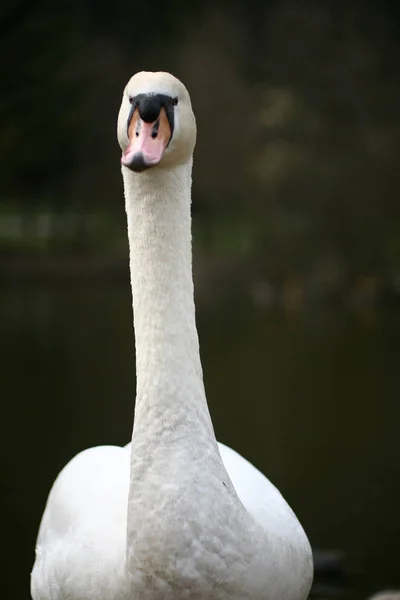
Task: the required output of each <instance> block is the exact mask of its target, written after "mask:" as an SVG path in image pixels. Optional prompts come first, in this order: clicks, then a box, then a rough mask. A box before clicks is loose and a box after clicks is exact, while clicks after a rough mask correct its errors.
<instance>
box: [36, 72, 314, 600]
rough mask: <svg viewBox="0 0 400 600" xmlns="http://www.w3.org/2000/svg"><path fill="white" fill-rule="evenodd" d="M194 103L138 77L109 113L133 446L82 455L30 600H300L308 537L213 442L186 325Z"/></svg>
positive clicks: (43, 536) (63, 489)
mask: <svg viewBox="0 0 400 600" xmlns="http://www.w3.org/2000/svg"><path fill="white" fill-rule="evenodd" d="M195 139H196V126H195V120H194V116H193V112H192V109H191V104H190V98H189V94H188V92H187V90H186V88H185V87H184V86H183V85H182V83H181V82H180V81H178V80H177V79H176V78H174V77H173V76H172V75H170V74H168V73H144V72H143V73H138V74H136V75H135V76H134V77H133V78H132V79H131V80H130V81H129V83H128V85H127V87H126V89H125V91H124V94H123V100H122V105H121V109H120V113H119V118H118V140H119V143H120V146H121V148H122V151H123V154H122V159H121V163H122V175H123V180H124V189H125V203H126V213H127V220H128V238H129V247H130V272H131V284H132V296H133V312H134V329H135V343H136V373H137V386H136V388H137V389H136V404H135V419H134V427H133V434H132V442H131V444H128V446H125V447H122V448H120V447H113V446H101V447H97V448H91V449H88V450H85V451H84V452H81V453H80V454H78V455H77V456H76V457H75V458H73V459H72V461H71V462H70V463H68V464H67V466H66V467H65V468H64V469H63V470H62V471H61V473H60V474H59V476H58V477H57V479H56V481H55V483H54V485H53V487H52V490H51V491H50V495H49V498H48V501H47V505H46V508H45V512H44V515H43V518H42V522H41V525H40V529H39V535H38V540H37V546H36V560H35V564H34V568H33V572H32V577H31V593H32V597H33V600H103V599H104V600H183V599H188V600H228V599H229V600H304V599H305V598H306V597H307V595H308V592H309V589H310V586H311V582H312V570H313V568H312V554H311V549H310V545H309V543H308V540H307V537H306V535H305V533H304V531H303V529H302V527H301V525H300V523H299V522H298V520H297V518H296V516H295V515H294V513H293V511H292V510H291V508H290V507H289V506H288V504H287V503H286V501H285V500H284V499H283V497H282V496H281V494H280V493H279V491H278V490H277V489H276V488H275V487H274V486H273V485H272V483H270V482H269V481H268V479H267V478H266V477H265V476H264V475H263V474H262V473H260V472H259V471H258V470H257V469H256V468H255V467H254V466H253V465H251V464H250V463H249V462H247V461H246V460H245V459H244V458H243V457H241V456H240V455H239V454H237V453H236V452H235V451H234V450H232V449H230V448H228V447H227V446H224V445H222V444H218V443H217V441H216V438H215V435H214V430H213V426H212V422H211V418H210V414H209V411H208V407H207V401H206V397H205V392H204V385H203V375H202V368H201V362H200V353H199V344H198V338H197V330H196V324H195V307H194V300H193V281H192V263H191V257H192V255H191V216H190V194H191V170H192V154H193V149H194V145H195Z"/></svg>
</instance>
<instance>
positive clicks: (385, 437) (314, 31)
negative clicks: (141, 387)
mask: <svg viewBox="0 0 400 600" xmlns="http://www.w3.org/2000/svg"><path fill="white" fill-rule="evenodd" d="M399 27H400V5H399V4H398V3H397V2H395V1H392V2H390V1H389V0H386V1H384V0H376V1H374V0H370V1H367V0H364V1H361V0H359V1H357V0H354V1H353V0H347V1H346V0H318V1H316V0H315V1H312V0H303V1H301V2H295V1H294V0H292V1H291V0H280V1H279V0H269V1H267V0H264V1H262V0H230V1H229V2H228V0H213V1H211V0H210V1H207V0H202V1H201V2H200V0H191V1H190V2H184V1H183V0H169V2H166V1H164V0H154V2H148V3H145V2H143V3H139V4H137V3H133V2H128V1H127V0H115V1H114V2H106V1H105V0H95V1H94V0H80V2H66V1H65V0H64V1H63V0H61V1H60V2H52V1H50V0H14V1H13V2H6V3H4V5H2V7H1V9H0V32H1V35H0V48H1V55H2V76H1V86H2V92H1V96H0V121H1V135H0V183H1V186H0V194H1V196H0V285H1V293H0V339H1V346H0V352H1V355H0V364H1V370H2V374H1V398H2V403H1V406H2V413H3V418H2V437H1V443H2V448H1V453H0V455H1V461H2V471H1V472H2V486H3V492H2V494H1V501H2V502H3V517H4V519H3V524H4V527H5V537H6V540H5V541H3V543H4V545H5V546H6V552H7V554H8V557H9V559H10V561H9V566H7V568H6V569H4V570H3V575H2V590H3V594H4V597H6V596H7V597H10V598H11V597H12V598H13V599H14V600H25V599H28V598H29V573H30V569H31V566H32V563H33V560H34V544H35V538H36V533H37V528H38V525H39V521H40V517H41V514H42V511H43V508H44V504H45V500H46V497H47V494H48V491H49V489H50V486H51V484H52V482H53V480H54V478H55V476H56V474H57V473H58V471H59V470H60V469H61V467H62V466H63V465H64V464H65V463H66V462H67V461H68V460H69V459H70V458H71V457H72V456H73V455H74V454H75V453H76V452H78V451H80V450H82V449H83V448H86V447H88V446H91V445H96V444H104V443H115V444H125V443H126V442H127V441H128V440H129V438H130V435H131V428H132V405H133V401H134V393H135V373H134V344H133V332H132V311H131V296H130V287H129V273H128V255H127V252H128V247H127V238H126V225H125V211H124V202H123V194H122V181H121V175H120V167H119V160H120V150H119V148H118V145H117V142H116V132H115V130H116V117H117V112H118V109H119V104H120V99H121V95H122V90H123V87H124V85H125V83H126V82H127V80H128V79H129V77H130V76H131V75H132V74H133V73H134V72H135V71H138V70H143V69H145V70H168V71H171V72H173V73H174V74H175V75H177V76H178V77H179V78H181V79H182V80H183V81H184V83H185V84H186V86H187V87H188V89H189V91H190V93H191V97H192V103H193V107H194V111H195V114H196V117H197V123H198V143H197V147H196V151H195V166H194V187H193V219H194V221H193V236H194V277H195V284H196V303H197V319H198V328H199V335H200V340H201V350H202V359H203V366H204V371H205V380H206V389H207V393H208V400H209V404H210V408H211V412H212V417H213V421H214V425H215V429H216V432H217V436H218V438H219V439H220V440H221V441H223V442H225V443H227V444H229V445H231V446H233V447H234V448H236V449H237V450H238V451H240V452H241V453H243V454H244V455H245V456H246V457H247V458H248V459H250V460H251V461H252V462H253V463H254V464H255V465H256V466H257V467H258V468H260V469H261V470H262V471H264V472H265V473H266V474H267V475H268V476H269V477H270V478H271V480H272V481H273V482H274V483H275V484H276V485H277V486H278V487H279V488H280V489H281V491H282V492H283V494H284V495H285V496H286V497H287V499H288V501H289V503H290V504H291V505H292V507H293V508H294V510H295V512H296V513H297V515H298V517H299V518H300V520H301V521H302V523H303V525H304V527H305V529H306V531H307V533H308V535H309V538H310V541H311V543H312V545H313V547H314V548H327V549H331V550H334V551H335V552H338V553H340V556H342V557H343V563H342V565H343V571H344V572H343V574H342V575H341V576H340V577H334V578H329V579H328V578H322V579H318V580H317V581H316V584H315V587H314V588H313V592H312V594H313V597H316V598H349V599H354V600H357V599H361V598H366V597H367V596H368V595H369V594H370V593H372V592H374V591H377V590H379V589H381V588H385V587H386V588H387V587H396V586H400V568H399V562H400V516H399V506H400V483H399V481H400V480H399V475H400V461H399V450H398V447H399V441H398V435H399V420H400V407H399V402H398V396H397V394H398V391H399V375H398V368H399V364H398V363H399V358H400V353H399V347H400V205H399V191H400V175H399V151H400V111H399V106H400V70H399V59H400V37H399Z"/></svg>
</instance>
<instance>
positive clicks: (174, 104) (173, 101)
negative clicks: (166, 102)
mask: <svg viewBox="0 0 400 600" xmlns="http://www.w3.org/2000/svg"><path fill="white" fill-rule="evenodd" d="M177 104H178V98H174V99H173V100H172V105H173V106H176V105H177Z"/></svg>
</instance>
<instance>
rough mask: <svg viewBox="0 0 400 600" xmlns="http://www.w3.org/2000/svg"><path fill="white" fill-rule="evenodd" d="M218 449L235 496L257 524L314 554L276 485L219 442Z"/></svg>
mask: <svg viewBox="0 0 400 600" xmlns="http://www.w3.org/2000/svg"><path fill="white" fill-rule="evenodd" d="M218 447H219V451H220V454H221V458H222V461H223V463H224V466H225V469H226V470H227V472H228V475H229V477H230V479H231V481H232V483H233V486H234V488H235V490H236V493H237V495H238V496H239V499H240V500H241V502H242V504H243V505H244V507H245V508H246V510H247V511H248V512H249V513H250V514H251V515H252V516H253V518H254V519H255V521H256V522H257V523H258V524H259V525H260V526H261V527H263V528H264V529H265V530H267V531H268V532H270V533H272V532H273V533H275V534H276V535H277V536H278V537H279V538H282V539H284V540H287V541H288V542H290V543H291V544H293V545H296V546H299V547H300V548H301V547H303V548H304V549H305V551H306V552H309V553H310V554H311V550H310V546H309V542H308V539H307V537H306V534H305V533H304V530H303V528H302V526H301V525H300V523H299V521H298V519H297V517H296V515H295V514H294V512H293V511H292V509H291V508H290V506H289V504H288V503H287V502H286V500H285V499H284V498H283V496H282V494H281V493H280V492H279V490H278V489H277V488H276V487H275V486H274V485H273V483H271V482H270V481H269V479H267V477H265V475H264V474H263V473H261V472H260V471H259V470H258V469H256V467H255V466H254V465H252V464H251V463H250V462H249V461H248V460H246V459H245V458H243V456H241V455H240V454H239V453H238V452H236V451H235V450H232V448H229V446H225V445H224V444H221V443H220V442H219V443H218Z"/></svg>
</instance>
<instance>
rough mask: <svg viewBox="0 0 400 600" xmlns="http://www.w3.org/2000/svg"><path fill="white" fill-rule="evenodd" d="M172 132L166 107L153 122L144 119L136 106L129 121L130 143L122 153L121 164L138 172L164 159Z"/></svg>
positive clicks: (162, 108)
mask: <svg viewBox="0 0 400 600" xmlns="http://www.w3.org/2000/svg"><path fill="white" fill-rule="evenodd" d="M171 134H172V132H171V127H170V124H169V121H168V117H167V114H166V112H165V108H164V107H161V110H160V114H159V115H158V117H157V119H156V120H155V121H153V122H152V123H146V122H145V121H143V119H141V118H140V114H139V108H136V109H135V110H134V112H133V115H132V118H131V120H130V123H129V127H128V139H129V144H128V146H127V148H126V150H125V151H124V153H123V154H122V157H121V164H122V165H124V166H125V167H128V168H129V169H131V170H132V171H136V172H140V171H144V170H145V169H148V168H149V167H154V166H155V165H157V164H158V163H159V162H160V160H161V159H162V157H163V154H164V152H165V149H166V147H167V146H168V143H169V141H170V139H171Z"/></svg>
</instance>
